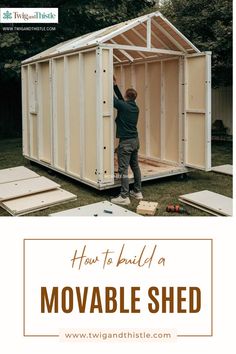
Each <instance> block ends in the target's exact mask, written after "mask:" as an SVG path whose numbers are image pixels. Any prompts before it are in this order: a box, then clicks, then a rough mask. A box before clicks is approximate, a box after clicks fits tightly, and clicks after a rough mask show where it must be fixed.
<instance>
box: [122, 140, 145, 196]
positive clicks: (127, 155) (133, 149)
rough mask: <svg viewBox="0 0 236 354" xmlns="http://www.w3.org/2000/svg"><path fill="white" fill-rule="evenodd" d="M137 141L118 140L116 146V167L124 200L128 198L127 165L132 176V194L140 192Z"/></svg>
mask: <svg viewBox="0 0 236 354" xmlns="http://www.w3.org/2000/svg"><path fill="white" fill-rule="evenodd" d="M138 149H139V139H138V138H132V139H125V140H120V143H119V146H118V151H117V152H118V165H119V175H120V177H121V193H120V194H121V196H122V197H123V198H126V197H128V196H129V178H128V168H129V165H130V167H131V170H132V172H133V174H134V192H135V193H138V192H141V171H140V168H139V164H138Z"/></svg>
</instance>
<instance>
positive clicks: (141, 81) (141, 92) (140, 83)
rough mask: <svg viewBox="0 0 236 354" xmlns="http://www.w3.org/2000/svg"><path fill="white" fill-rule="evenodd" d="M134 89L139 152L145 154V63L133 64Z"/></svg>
mask: <svg viewBox="0 0 236 354" xmlns="http://www.w3.org/2000/svg"><path fill="white" fill-rule="evenodd" d="M134 72H135V81H136V87H135V89H136V91H137V93H138V96H137V100H136V103H137V105H138V107H139V119H138V133H139V141H140V154H142V155H145V154H146V136H145V134H146V129H145V65H144V64H139V65H134Z"/></svg>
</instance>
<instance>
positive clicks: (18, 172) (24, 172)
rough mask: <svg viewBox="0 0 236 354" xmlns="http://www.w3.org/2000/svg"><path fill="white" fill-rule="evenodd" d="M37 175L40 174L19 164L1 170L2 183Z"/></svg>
mask: <svg viewBox="0 0 236 354" xmlns="http://www.w3.org/2000/svg"><path fill="white" fill-rule="evenodd" d="M35 177H39V175H38V174H37V173H35V172H34V171H31V170H30V169H28V168H26V167H24V166H17V167H12V168H6V169H4V170H0V184H1V183H8V182H13V181H20V180H22V179H28V178H35Z"/></svg>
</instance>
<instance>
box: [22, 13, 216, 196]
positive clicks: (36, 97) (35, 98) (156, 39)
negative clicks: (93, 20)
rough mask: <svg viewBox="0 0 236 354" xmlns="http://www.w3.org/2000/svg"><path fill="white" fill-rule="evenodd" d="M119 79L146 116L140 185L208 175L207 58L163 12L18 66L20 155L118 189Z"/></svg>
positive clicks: (93, 183)
mask: <svg viewBox="0 0 236 354" xmlns="http://www.w3.org/2000/svg"><path fill="white" fill-rule="evenodd" d="M113 74H114V75H115V76H116V78H117V82H118V85H119V87H120V89H121V91H122V93H123V94H124V92H125V90H126V89H127V88H129V87H133V88H135V89H136V90H137V92H138V97H137V104H138V106H139V108H140V115H139V122H138V130H139V138H140V151H139V152H140V166H141V170H142V179H143V180H148V179H155V178H160V177H164V176H168V175H172V174H181V173H184V172H186V171H188V167H192V168H198V169H203V170H210V168H211V53H210V52H204V53H202V52H200V51H199V50H198V49H197V48H196V47H195V46H194V45H193V44H192V43H191V42H190V41H189V40H188V39H187V38H186V37H185V36H184V35H183V34H182V33H180V32H179V31H178V30H177V29H176V28H175V27H174V26H173V25H172V24H171V23H170V22H169V21H168V20H167V19H166V18H165V17H164V16H163V15H162V14H161V13H160V12H154V13H151V14H148V15H144V16H141V17H139V18H136V19H133V20H129V21H126V22H123V23H120V24H116V25H113V26H111V27H108V28H104V29H101V30H99V31H96V32H93V33H89V34H85V35H83V36H81V37H78V38H75V39H71V40H68V41H66V42H63V43H60V44H58V45H56V46H54V47H52V48H49V49H48V50H46V51H44V52H42V53H39V54H37V55H35V56H33V57H31V58H29V59H26V60H24V61H23V62H22V107H23V154H24V156H25V157H26V158H28V159H30V160H32V161H35V162H38V163H40V164H42V165H44V166H48V167H49V168H52V169H54V170H56V171H59V172H61V173H64V174H66V175H68V176H70V177H72V178H74V179H76V180H79V181H82V182H84V183H86V184H89V185H91V186H93V187H95V188H97V189H105V188H111V187H113V186H115V185H117V184H118V183H119V181H117V180H116V179H115V172H116V171H117V163H116V154H115V147H116V146H117V144H118V141H117V140H116V138H115V114H116V112H115V110H114V109H113Z"/></svg>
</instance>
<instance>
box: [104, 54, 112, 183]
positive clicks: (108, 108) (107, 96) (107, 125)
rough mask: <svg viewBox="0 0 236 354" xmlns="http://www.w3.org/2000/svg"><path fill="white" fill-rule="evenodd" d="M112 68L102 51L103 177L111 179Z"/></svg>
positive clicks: (108, 56)
mask: <svg viewBox="0 0 236 354" xmlns="http://www.w3.org/2000/svg"><path fill="white" fill-rule="evenodd" d="M112 70H113V68H112V67H111V65H110V54H109V50H106V49H104V50H103V51H102V100H103V113H102V114H103V118H102V123H103V178H104V180H111V179H112V178H113V176H112V174H113V173H112V172H113V169H112V166H111V163H112V161H111V154H113V152H114V146H113V144H112V140H111V139H112V137H113V129H114V121H112V120H113V93H112V92H111V82H110V80H111V78H112Z"/></svg>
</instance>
